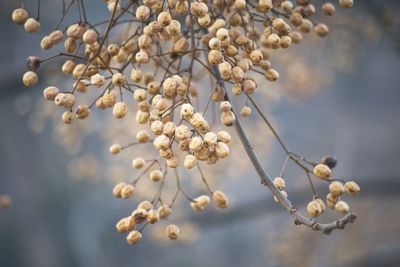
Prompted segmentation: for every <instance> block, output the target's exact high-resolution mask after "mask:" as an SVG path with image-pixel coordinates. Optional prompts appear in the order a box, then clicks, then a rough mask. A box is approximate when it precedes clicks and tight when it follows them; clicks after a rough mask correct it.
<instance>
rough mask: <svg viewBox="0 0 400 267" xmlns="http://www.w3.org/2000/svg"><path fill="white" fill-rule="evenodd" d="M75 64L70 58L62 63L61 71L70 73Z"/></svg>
mask: <svg viewBox="0 0 400 267" xmlns="http://www.w3.org/2000/svg"><path fill="white" fill-rule="evenodd" d="M75 66H76V64H75V62H73V61H72V60H67V61H65V62H64V64H63V65H62V68H61V71H62V72H63V73H64V74H71V73H72V72H73V71H74V69H75Z"/></svg>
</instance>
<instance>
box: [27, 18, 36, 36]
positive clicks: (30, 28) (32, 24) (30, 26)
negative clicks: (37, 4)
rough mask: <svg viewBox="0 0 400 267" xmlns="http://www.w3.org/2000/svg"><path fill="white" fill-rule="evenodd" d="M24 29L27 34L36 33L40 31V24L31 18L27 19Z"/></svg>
mask: <svg viewBox="0 0 400 267" xmlns="http://www.w3.org/2000/svg"><path fill="white" fill-rule="evenodd" d="M24 29H25V31H27V32H29V33H35V32H38V31H39V30H40V23H39V22H38V21H37V20H35V19H33V18H29V19H28V20H27V21H26V22H25V24H24Z"/></svg>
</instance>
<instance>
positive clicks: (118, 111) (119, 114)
mask: <svg viewBox="0 0 400 267" xmlns="http://www.w3.org/2000/svg"><path fill="white" fill-rule="evenodd" d="M126 113H128V107H127V106H126V104H125V103H124V102H117V103H115V105H114V108H113V115H114V117H115V118H117V119H121V118H123V117H125V115H126Z"/></svg>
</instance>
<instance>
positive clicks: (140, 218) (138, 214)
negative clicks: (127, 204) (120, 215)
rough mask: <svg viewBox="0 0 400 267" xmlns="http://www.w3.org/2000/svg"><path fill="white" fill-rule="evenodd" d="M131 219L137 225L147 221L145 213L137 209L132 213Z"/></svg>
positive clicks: (143, 210)
mask: <svg viewBox="0 0 400 267" xmlns="http://www.w3.org/2000/svg"><path fill="white" fill-rule="evenodd" d="M131 216H132V218H133V219H134V220H135V222H136V223H137V224H139V223H142V222H144V221H145V220H146V219H147V211H146V210H145V209H142V208H137V209H135V210H134V211H133V212H132V215H131Z"/></svg>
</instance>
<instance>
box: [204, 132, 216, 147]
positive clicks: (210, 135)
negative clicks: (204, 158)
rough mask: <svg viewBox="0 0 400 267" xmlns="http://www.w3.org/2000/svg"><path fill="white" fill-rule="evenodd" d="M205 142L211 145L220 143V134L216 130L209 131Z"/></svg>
mask: <svg viewBox="0 0 400 267" xmlns="http://www.w3.org/2000/svg"><path fill="white" fill-rule="evenodd" d="M204 142H205V143H206V144H208V145H209V146H212V145H215V144H217V143H218V136H217V134H216V133H214V132H208V133H206V135H205V136H204Z"/></svg>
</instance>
